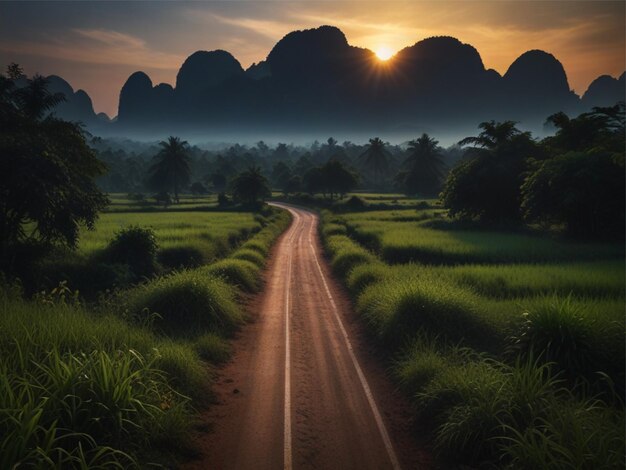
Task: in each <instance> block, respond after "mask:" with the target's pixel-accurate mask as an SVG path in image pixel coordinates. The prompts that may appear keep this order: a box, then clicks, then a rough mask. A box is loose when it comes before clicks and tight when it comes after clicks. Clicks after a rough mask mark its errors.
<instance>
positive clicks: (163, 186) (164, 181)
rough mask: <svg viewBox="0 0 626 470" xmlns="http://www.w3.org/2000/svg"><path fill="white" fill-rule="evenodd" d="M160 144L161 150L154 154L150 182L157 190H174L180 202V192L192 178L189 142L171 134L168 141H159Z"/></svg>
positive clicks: (175, 198) (176, 199) (176, 198)
mask: <svg viewBox="0 0 626 470" xmlns="http://www.w3.org/2000/svg"><path fill="white" fill-rule="evenodd" d="M159 146H160V147H161V150H160V151H159V153H157V154H156V155H155V156H154V159H153V160H154V163H153V165H152V167H151V168H150V178H149V180H148V183H149V185H150V187H151V188H152V189H154V190H156V191H161V192H169V191H172V193H173V194H174V200H175V201H176V202H178V200H179V199H178V194H179V192H180V191H181V189H182V188H183V187H185V186H186V185H187V184H189V180H190V178H191V170H190V167H189V163H190V158H189V144H188V143H187V142H186V141H181V140H180V138H179V137H174V136H170V137H169V138H168V139H167V141H161V142H159Z"/></svg>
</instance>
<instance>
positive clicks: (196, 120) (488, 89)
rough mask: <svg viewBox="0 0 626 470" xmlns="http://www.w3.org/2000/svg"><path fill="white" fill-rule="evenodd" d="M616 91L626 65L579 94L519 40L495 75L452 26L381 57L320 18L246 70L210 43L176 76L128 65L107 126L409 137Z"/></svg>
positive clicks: (569, 106) (557, 67)
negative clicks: (520, 50)
mask: <svg viewBox="0 0 626 470" xmlns="http://www.w3.org/2000/svg"><path fill="white" fill-rule="evenodd" d="M67 86H68V87H69V85H67ZM69 88H70V89H71V87H69ZM623 91H624V76H623V75H622V77H620V79H619V80H617V79H614V78H612V77H608V76H603V77H600V78H598V79H597V80H596V81H595V82H594V83H592V84H591V86H590V87H589V90H587V92H586V93H585V95H584V97H583V99H582V100H581V99H580V98H579V97H578V96H577V95H576V94H575V93H574V92H573V91H571V89H570V86H569V83H568V79H567V74H566V72H565V70H564V68H563V65H562V64H561V63H560V62H559V60H558V59H557V58H556V57H554V56H553V55H552V54H549V53H547V52H544V51H539V50H531V51H528V52H525V53H524V54H522V55H521V56H520V57H518V58H517V59H516V60H515V61H514V62H513V63H512V64H511V66H510V67H509V68H508V70H507V71H506V73H505V74H504V75H502V76H501V75H500V74H499V73H498V72H496V71H495V70H491V69H487V68H485V66H484V63H483V61H482V58H481V56H480V53H479V52H478V51H477V50H476V49H475V48H474V47H473V46H471V45H470V44H465V43H463V42H461V41H459V40H458V39H455V38H452V37H447V36H439V37H431V38H427V39H424V40H421V41H419V42H417V43H415V44H414V45H412V46H409V47H406V48H404V49H402V50H401V51H399V52H398V53H397V54H396V55H395V56H394V57H392V58H391V59H389V60H388V61H385V62H383V61H380V60H379V59H377V57H376V55H375V54H374V53H373V52H372V51H370V50H368V49H364V48H360V47H355V46H352V45H350V44H349V43H348V41H347V39H346V37H345V35H344V33H343V32H342V31H341V30H340V29H338V28H336V27H333V26H321V27H319V28H314V29H308V30H302V31H293V32H291V33H289V34H287V35H286V36H285V37H283V38H282V39H281V40H280V41H278V42H277V43H276V45H275V46H274V47H273V48H272V50H271V51H270V52H269V54H268V56H267V58H266V59H265V60H263V61H261V62H259V63H257V64H253V65H252V66H250V67H249V68H248V69H247V70H244V69H243V68H242V67H241V64H240V63H239V62H238V61H237V59H236V58H235V57H233V56H232V55H231V54H229V53H228V52H226V51H223V50H215V51H197V52H195V53H193V54H192V55H190V56H189V57H188V58H187V59H186V60H185V61H184V63H183V64H182V66H181V68H180V70H179V72H178V75H177V77H176V84H175V86H174V87H172V86H171V85H168V84H158V85H156V86H155V85H153V83H152V80H151V79H150V77H149V76H148V75H147V74H146V73H144V72H135V73H133V74H132V75H131V76H130V77H129V78H128V80H127V81H126V83H125V84H124V86H123V87H122V89H121V92H120V100H119V111H118V117H117V120H116V121H115V122H112V123H111V124H110V126H109V132H110V133H117V134H124V133H127V134H130V133H133V132H137V131H141V132H144V133H152V134H153V135H156V134H162V133H164V132H168V133H179V134H182V135H188V134H190V133H196V134H201V135H203V136H205V137H207V138H211V136H218V135H219V136H220V137H223V136H224V135H231V136H243V137H246V136H249V135H251V133H255V135H263V134H273V135H281V134H282V135H286V134H289V133H297V134H299V135H308V136H310V137H314V136H319V135H324V134H325V135H329V134H331V135H338V134H339V133H340V132H346V133H347V132H356V131H358V132H361V133H362V134H368V133H382V134H386V135H398V136H399V137H400V136H406V137H411V136H414V135H415V134H416V133H417V132H422V131H428V132H435V133H436V132H443V131H448V132H450V131H458V132H460V133H466V132H473V131H474V130H475V129H476V126H477V124H478V123H479V122H482V121H485V120H490V119H496V120H505V119H510V120H514V121H517V122H520V124H521V125H522V127H524V128H526V129H531V130H539V131H540V130H541V128H542V127H541V126H542V124H543V122H544V121H545V119H546V117H547V116H548V115H550V114H553V113H555V112H557V111H565V112H567V113H573V114H575V113H579V112H582V111H583V110H585V109H589V108H590V107H591V106H594V105H597V104H599V103H600V104H603V103H604V104H608V103H611V102H613V101H614V100H616V99H619V98H620V97H622V99H623ZM79 93H80V91H79V92H76V93H74V94H73V95H72V96H73V97H75V98H73V100H74V101H76V103H79V102H80V103H81V105H80V106H82V107H88V106H87V100H88V97H87V96H86V95H85V96H82V95H81V96H77V95H79ZM612 104H613V103H612ZM89 105H90V102H89ZM77 106H78V105H77ZM81 109H82V108H81ZM90 109H91V112H92V114H93V109H92V108H90ZM68 112H69V111H68ZM99 122H101V123H102V122H104V121H103V120H99Z"/></svg>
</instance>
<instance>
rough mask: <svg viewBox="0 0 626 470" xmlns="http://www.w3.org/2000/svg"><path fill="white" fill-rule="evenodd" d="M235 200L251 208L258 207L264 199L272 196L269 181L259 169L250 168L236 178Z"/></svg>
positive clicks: (234, 186) (234, 183) (234, 182)
mask: <svg viewBox="0 0 626 470" xmlns="http://www.w3.org/2000/svg"><path fill="white" fill-rule="evenodd" d="M232 187H233V198H234V199H235V200H238V201H241V202H243V203H244V204H247V205H249V206H251V207H257V206H258V205H259V203H260V202H261V201H262V199H263V198H265V197H269V196H271V194H272V192H271V191H270V188H269V185H268V182H267V179H266V178H265V177H264V176H263V175H262V174H261V169H260V168H259V167H255V166H253V167H250V168H248V169H247V170H246V171H244V172H243V173H240V174H239V175H237V177H235V179H234V180H233V183H232Z"/></svg>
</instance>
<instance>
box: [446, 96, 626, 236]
mask: <svg viewBox="0 0 626 470" xmlns="http://www.w3.org/2000/svg"><path fill="white" fill-rule="evenodd" d="M547 122H548V123H549V124H551V125H553V126H554V127H555V129H556V133H555V135H554V136H551V137H547V138H545V139H543V140H540V141H538V140H535V139H533V138H532V136H531V135H530V133H527V132H521V131H520V130H518V129H517V127H516V125H515V123H514V122H511V121H506V122H501V123H496V122H493V121H491V122H484V123H482V124H481V125H480V128H481V129H482V132H481V133H480V134H479V135H478V136H476V137H468V138H466V139H463V140H462V141H461V142H460V144H461V145H463V146H466V145H467V146H469V148H468V150H467V151H466V157H465V158H464V159H463V160H462V161H461V162H460V163H459V164H458V165H456V166H455V167H454V168H452V170H451V171H450V173H449V175H448V177H447V179H446V182H445V187H444V190H443V192H442V195H441V197H442V200H443V203H444V205H445V206H446V207H447V208H449V209H450V214H451V215H452V216H456V217H459V218H466V219H468V218H469V219H477V220H480V221H482V222H485V223H493V222H497V223H502V222H514V223H515V222H521V221H523V222H526V223H537V224H540V225H543V226H546V227H547V226H561V227H563V228H564V229H566V231H567V232H569V233H570V234H571V235H574V236H577V237H583V238H610V237H616V236H617V237H623V235H624V209H625V207H624V206H625V204H624V196H625V192H624V159H625V152H624V142H625V141H626V133H625V130H624V128H625V127H624V123H625V119H624V103H619V104H617V105H615V106H613V107H606V108H594V109H593V110H592V111H591V112H588V113H583V114H581V115H580V116H578V117H575V118H569V117H568V116H567V115H565V114H564V113H557V114H554V115H552V116H550V117H549V118H548V121H547Z"/></svg>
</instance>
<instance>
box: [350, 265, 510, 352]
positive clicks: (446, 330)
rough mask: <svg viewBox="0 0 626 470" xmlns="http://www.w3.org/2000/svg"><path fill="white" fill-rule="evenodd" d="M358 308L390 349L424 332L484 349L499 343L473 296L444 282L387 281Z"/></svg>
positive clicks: (372, 288) (370, 290) (423, 278)
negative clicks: (417, 333)
mask: <svg viewBox="0 0 626 470" xmlns="http://www.w3.org/2000/svg"><path fill="white" fill-rule="evenodd" d="M357 308H358V311H359V312H361V313H362V314H363V315H364V317H365V319H366V320H367V322H368V324H369V326H370V328H371V329H372V330H373V332H374V333H375V334H376V335H377V336H378V337H379V338H380V339H381V340H382V341H383V342H384V343H385V344H387V345H388V346H394V345H396V346H398V345H403V344H404V343H405V341H406V340H407V338H408V337H412V336H413V335H415V333H416V332H417V331H418V330H420V329H424V330H426V331H428V332H430V333H431V334H435V335H441V336H442V339H448V340H451V341H460V340H463V339H465V340H467V341H468V342H469V344H472V342H476V341H479V342H480V343H481V345H482V346H483V347H486V346H488V345H487V344H486V343H488V342H489V341H496V340H498V335H497V334H496V333H494V332H493V331H492V330H491V327H490V325H488V324H487V323H486V322H485V321H484V320H483V319H482V318H481V317H480V316H479V315H477V314H476V312H475V307H474V299H473V298H472V294H471V293H468V292H466V291H464V290H462V289H459V288H457V287H454V286H452V285H449V284H447V283H445V282H444V281H443V280H442V279H437V278H429V277H427V276H421V277H418V278H411V279H402V280H399V279H395V278H389V279H386V280H384V281H383V282H379V283H376V284H373V285H371V286H370V287H368V288H366V289H365V290H364V291H363V293H362V294H361V295H360V296H359V299H358V303H357ZM489 346H492V347H493V346H494V345H493V344H492V345H489Z"/></svg>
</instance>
